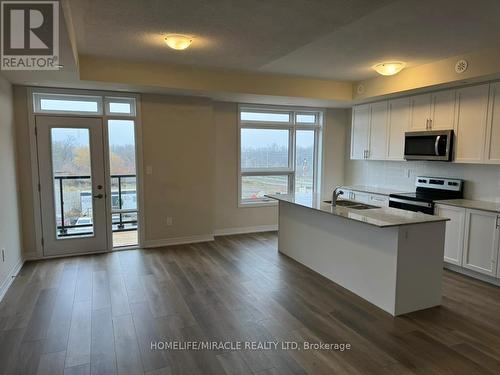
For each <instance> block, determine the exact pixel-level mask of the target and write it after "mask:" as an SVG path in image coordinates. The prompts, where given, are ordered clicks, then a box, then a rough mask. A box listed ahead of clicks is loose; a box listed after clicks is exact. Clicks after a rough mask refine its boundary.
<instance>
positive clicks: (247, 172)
mask: <svg viewBox="0 0 500 375" xmlns="http://www.w3.org/2000/svg"><path fill="white" fill-rule="evenodd" d="M241 112H272V113H288V114H289V119H290V120H289V121H288V122H276V121H272V122H271V121H254V120H242V119H241ZM302 114H314V115H315V123H297V115H302ZM324 118H325V111H324V109H320V108H303V107H283V106H266V105H247V104H239V105H238V207H260V206H275V205H277V202H276V201H275V200H272V199H270V198H265V197H264V198H261V199H258V200H248V199H243V198H242V179H243V177H244V176H287V177H288V192H287V193H288V194H290V193H293V192H294V191H295V179H296V178H295V175H296V172H297V165H296V163H297V161H296V134H297V131H298V130H309V131H313V132H314V150H313V153H314V155H313V159H314V160H313V194H316V193H318V191H319V189H320V181H321V177H320V168H319V167H320V164H321V157H320V153H321V148H322V131H323V120H324ZM242 129H276V130H288V131H289V137H288V168H247V169H244V168H242V167H241V130H242Z"/></svg>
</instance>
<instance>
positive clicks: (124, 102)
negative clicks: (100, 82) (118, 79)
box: [106, 97, 135, 116]
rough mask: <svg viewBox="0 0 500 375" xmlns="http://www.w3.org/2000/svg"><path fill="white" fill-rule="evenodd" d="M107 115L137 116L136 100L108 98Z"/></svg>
mask: <svg viewBox="0 0 500 375" xmlns="http://www.w3.org/2000/svg"><path fill="white" fill-rule="evenodd" d="M106 114H108V115H120V116H135V99H134V98H111V97H107V98H106Z"/></svg>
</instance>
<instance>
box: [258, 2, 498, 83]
mask: <svg viewBox="0 0 500 375" xmlns="http://www.w3.org/2000/svg"><path fill="white" fill-rule="evenodd" d="M499 30H500V1H499V0H473V1H470V0H419V1H415V0H400V1H396V2H393V3H392V4H389V5H387V6H385V7H383V8H381V9H378V10H376V11H374V12H372V13H370V14H368V15H366V16H364V17H362V18H360V19H357V20H355V21H353V22H351V23H349V24H348V25H345V26H344V27H341V28H339V29H338V30H336V31H334V32H333V33H330V34H328V35H325V36H323V37H321V38H319V39H317V40H315V41H313V42H311V43H309V44H307V45H305V46H303V47H301V48H298V49H297V50H295V51H293V52H291V53H289V54H288V55H286V56H283V57H281V58H279V59H276V60H275V61H273V62H271V63H269V64H267V65H265V66H263V67H262V68H261V69H260V70H261V71H265V72H275V73H278V72H279V73H285V74H297V75H304V74H307V75H309V76H316V77H323V78H332V79H344V80H352V81H356V80H361V79H366V78H369V77H372V76H376V73H375V72H374V71H373V70H372V69H371V67H372V66H373V65H374V64H376V63H378V62H381V61H388V60H401V61H405V62H407V63H408V66H416V65H420V64H425V63H428V62H431V61H436V60H440V59H443V58H446V57H450V56H456V55H460V54H462V53H465V52H471V51H476V50H480V49H482V48H487V47H494V46H497V45H498V44H499V43H500V32H499Z"/></svg>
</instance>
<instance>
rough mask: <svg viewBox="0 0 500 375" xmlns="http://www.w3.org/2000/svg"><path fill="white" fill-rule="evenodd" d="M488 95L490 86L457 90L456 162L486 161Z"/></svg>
mask: <svg viewBox="0 0 500 375" xmlns="http://www.w3.org/2000/svg"><path fill="white" fill-rule="evenodd" d="M488 94H489V85H488V84H485V85H479V86H471V87H465V88H462V89H459V90H457V121H456V127H455V130H456V137H455V139H456V141H455V161H456V162H459V163H479V162H482V161H483V160H484V155H485V152H484V151H485V145H486V130H487V114H488ZM497 121H498V120H497ZM497 147H498V146H497Z"/></svg>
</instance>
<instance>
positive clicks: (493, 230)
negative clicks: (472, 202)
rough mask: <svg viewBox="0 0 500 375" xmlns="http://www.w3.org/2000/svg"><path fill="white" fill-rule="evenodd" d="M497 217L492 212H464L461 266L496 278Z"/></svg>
mask: <svg viewBox="0 0 500 375" xmlns="http://www.w3.org/2000/svg"><path fill="white" fill-rule="evenodd" d="M497 224H498V215H497V214H496V213H493V212H487V211H479V210H466V216H465V240H464V253H463V266H464V267H466V268H469V269H471V270H474V271H476V272H481V273H484V274H486V275H489V276H496V273H497V272H496V270H497V260H498V239H499V229H498V225H497Z"/></svg>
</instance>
